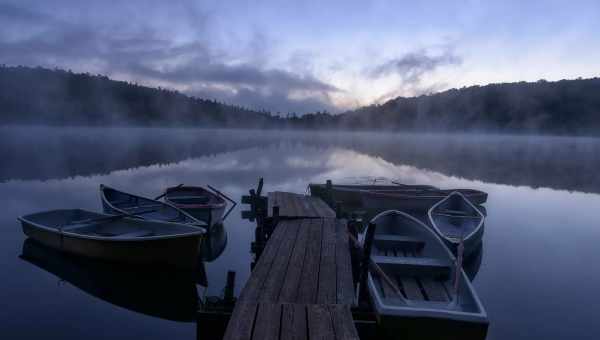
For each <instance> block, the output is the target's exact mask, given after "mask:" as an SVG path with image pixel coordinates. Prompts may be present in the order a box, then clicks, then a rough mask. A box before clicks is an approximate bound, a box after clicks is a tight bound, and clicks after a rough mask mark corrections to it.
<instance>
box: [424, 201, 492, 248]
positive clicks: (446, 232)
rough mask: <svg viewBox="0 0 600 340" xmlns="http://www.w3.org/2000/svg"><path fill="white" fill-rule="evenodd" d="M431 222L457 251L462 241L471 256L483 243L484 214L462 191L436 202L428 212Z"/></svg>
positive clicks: (448, 244) (434, 228) (438, 232)
mask: <svg viewBox="0 0 600 340" xmlns="http://www.w3.org/2000/svg"><path fill="white" fill-rule="evenodd" d="M427 216H428V218H429V223H430V224H431V227H432V228H433V230H435V232H436V233H437V234H438V235H439V236H440V237H441V238H442V240H443V241H444V242H445V243H446V245H447V246H448V247H449V248H450V249H452V251H453V252H456V249H457V247H458V245H459V243H460V242H461V240H462V241H463V244H464V255H465V256H469V255H470V254H471V253H472V252H473V251H474V250H475V249H476V248H477V246H478V245H479V244H480V243H481V237H482V236H483V222H484V220H485V217H484V215H483V214H482V213H481V212H480V211H479V209H477V207H475V205H473V203H471V202H470V201H469V200H468V199H467V198H466V197H465V196H463V194H461V193H460V192H453V193H451V194H450V195H448V197H446V198H444V199H443V200H441V201H439V202H438V203H436V204H434V205H433V206H432V207H431V209H429V212H428V214H427Z"/></svg>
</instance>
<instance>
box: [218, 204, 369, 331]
mask: <svg viewBox="0 0 600 340" xmlns="http://www.w3.org/2000/svg"><path fill="white" fill-rule="evenodd" d="M268 200H269V202H268V206H269V207H270V209H269V210H270V211H271V210H272V207H273V206H278V207H279V208H280V210H279V212H280V215H279V217H280V218H281V220H280V221H279V223H278V224H277V226H276V228H275V230H274V231H273V233H272V234H271V236H270V238H269V239H268V241H267V243H266V246H265V248H264V250H263V252H262V254H261V256H260V258H259V260H258V262H257V263H256V266H255V267H254V270H253V271H252V274H251V276H250V278H249V279H248V282H247V283H246V285H245V287H244V288H243V290H242V292H241V294H240V297H239V299H238V301H237V303H236V305H235V308H234V310H233V313H232V316H231V319H230V320H229V323H228V325H227V330H226V332H225V337H224V339H255V340H258V339H261V340H262V339H311V340H312V339H358V334H357V331H356V328H355V326H354V321H353V319H352V313H351V311H350V306H351V305H352V303H353V301H354V283H353V278H352V264H351V261H350V247H349V238H348V232H347V229H346V225H345V223H344V222H342V221H341V220H339V219H335V218H332V216H335V213H334V212H333V211H332V210H331V209H329V208H328V207H327V209H322V207H321V206H320V203H319V202H321V203H323V202H322V201H320V200H313V199H312V198H311V197H310V196H305V195H297V194H288V193H269V194H268ZM274 202H276V203H274ZM315 202H317V203H315ZM315 204H316V205H315ZM323 204H324V203H323ZM325 207H326V206H325ZM307 215H308V216H307ZM323 215H325V216H323ZM284 216H285V217H284ZM301 217H303V218H301ZM285 218H290V219H287V220H286V219H285ZM292 218H295V219H292Z"/></svg>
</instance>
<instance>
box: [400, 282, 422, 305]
mask: <svg viewBox="0 0 600 340" xmlns="http://www.w3.org/2000/svg"><path fill="white" fill-rule="evenodd" d="M399 281H400V283H402V287H403V288H404V293H405V294H406V298H407V299H409V300H423V294H422V293H421V289H420V288H419V284H418V283H417V280H415V278H414V277H401V278H400V279H399Z"/></svg>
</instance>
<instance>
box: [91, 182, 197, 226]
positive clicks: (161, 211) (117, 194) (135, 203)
mask: <svg viewBox="0 0 600 340" xmlns="http://www.w3.org/2000/svg"><path fill="white" fill-rule="evenodd" d="M100 199H101V200H102V208H103V209H104V212H105V213H107V214H113V215H118V214H132V215H136V216H137V217H139V218H142V219H145V220H156V221H162V222H175V223H183V224H189V225H192V226H198V227H201V228H202V229H203V230H204V228H206V223H205V222H203V221H200V220H199V219H197V218H195V217H193V216H192V215H190V214H188V213H186V212H185V211H183V210H181V209H179V208H177V207H175V206H173V205H171V204H169V203H166V202H161V201H157V200H153V199H150V198H146V197H142V196H137V195H133V194H130V193H127V192H124V191H120V190H117V189H114V188H111V187H108V186H106V185H103V184H100Z"/></svg>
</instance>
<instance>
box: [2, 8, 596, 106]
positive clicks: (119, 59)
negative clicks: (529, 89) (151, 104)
mask: <svg viewBox="0 0 600 340" xmlns="http://www.w3.org/2000/svg"><path fill="white" fill-rule="evenodd" d="M0 63H4V64H7V65H29V66H37V65H41V66H45V67H59V68H65V69H71V70H73V71H77V72H90V73H101V74H106V75H108V76H109V77H111V78H114V79H120V80H128V81H136V82H138V83H140V84H144V85H148V86H162V87H168V88H173V89H177V90H180V91H182V92H185V93H187V94H190V95H194V96H199V97H204V98H216V99H219V100H221V101H225V102H229V103H233V104H240V105H244V106H248V107H252V108H255V109H262V108H264V109H267V110H270V111H274V112H277V111H280V112H292V111H293V112H298V113H304V112H312V111H316V110H328V111H330V112H340V111H343V110H346V109H351V108H355V107H357V106H360V105H367V104H371V103H375V102H382V101H385V100H387V99H390V98H393V97H396V96H412V95H418V94H423V93H430V92H436V91H440V90H444V89H448V88H452V87H462V86H468V85H475V84H482V85H483V84H488V83H492V82H512V81H521V80H525V81H534V80H538V79H541V78H543V79H547V80H558V79H563V78H577V77H584V78H585V77H595V76H599V75H600V1H598V0H596V1H577V0H572V1H552V0H547V1H523V0H518V1H513V0H503V1H475V0H468V1H458V0H456V1H400V0H396V1H366V0H362V1H351V0H344V1H325V0H320V1H279V0H269V1H260V0H254V1H225V0H219V1H210V0H203V1H192V0H187V1H175V0H170V1H141V0H127V1H75V0H52V1H48V0H40V1H29V0H18V1H11V0H0Z"/></svg>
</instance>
